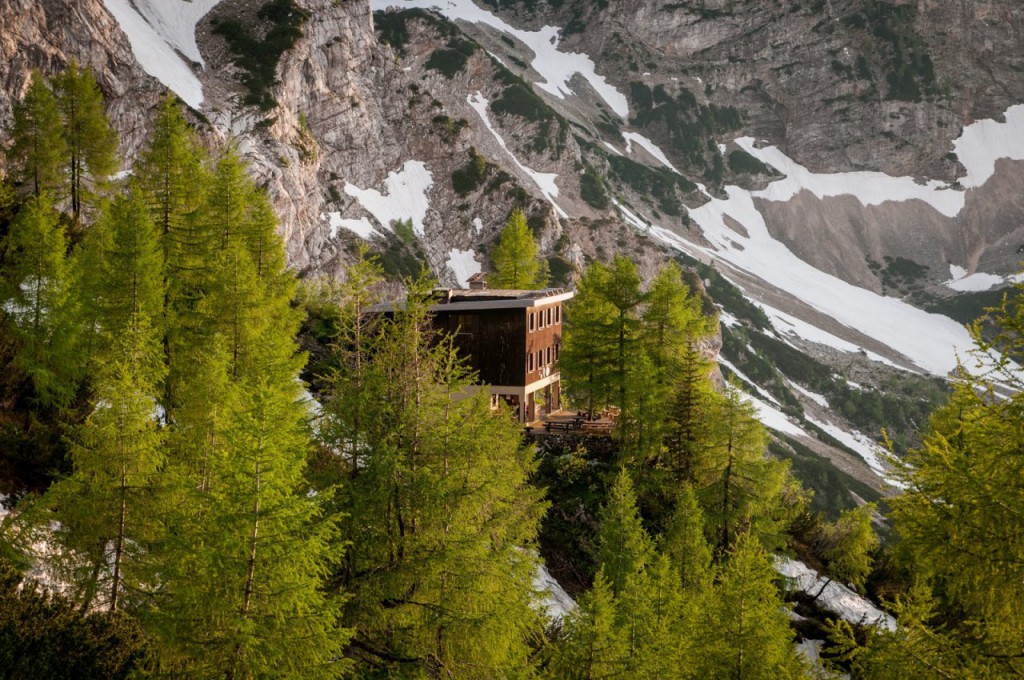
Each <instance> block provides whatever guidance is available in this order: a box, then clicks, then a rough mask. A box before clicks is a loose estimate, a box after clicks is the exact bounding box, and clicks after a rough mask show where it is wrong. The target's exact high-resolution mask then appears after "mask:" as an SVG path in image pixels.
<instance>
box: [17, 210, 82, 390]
mask: <svg viewBox="0 0 1024 680" xmlns="http://www.w3.org/2000/svg"><path fill="white" fill-rule="evenodd" d="M66 250H67V239H66V237H65V235H64V229H63V227H62V226H61V224H60V221H59V219H58V217H57V213H56V211H54V209H53V204H52V202H51V201H50V197H49V195H48V194H42V195H41V196H37V197H32V198H30V199H29V200H28V201H27V202H26V203H25V205H24V206H23V207H22V209H21V210H20V211H19V212H18V215H17V216H16V217H15V219H14V222H13V223H12V224H11V227H10V231H9V232H8V234H7V237H6V239H5V240H4V269H3V279H4V283H5V284H6V285H5V290H4V292H3V298H4V301H5V302H4V305H3V309H4V311H5V312H6V314H7V315H8V316H9V318H10V319H11V321H12V323H11V333H12V335H13V336H14V339H15V341H16V342H17V344H18V349H17V355H16V356H15V359H14V366H15V367H16V368H17V369H18V370H19V371H20V372H21V373H23V374H24V375H25V376H26V377H27V378H28V379H29V380H30V381H31V383H32V386H33V388H34V390H35V394H36V398H37V399H38V400H39V402H40V403H41V404H43V405H56V406H62V405H66V404H68V403H69V402H70V400H71V398H72V397H73V396H74V391H75V383H76V378H77V370H76V360H75V357H74V355H73V353H72V352H71V351H70V348H71V347H73V346H74V339H75V335H76V332H75V324H74V323H73V322H72V320H71V319H70V318H69V315H68V299H69V290H68V289H69V274H68V267H67V263H66V261H65V252H66Z"/></svg>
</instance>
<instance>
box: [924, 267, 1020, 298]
mask: <svg viewBox="0 0 1024 680" xmlns="http://www.w3.org/2000/svg"><path fill="white" fill-rule="evenodd" d="M949 275H950V277H951V278H950V279H949V281H943V283H942V285H944V286H946V287H947V288H952V289H953V290H955V291H959V292H961V293H980V292H983V291H986V290H991V289H992V288H995V287H996V286H1002V285H1005V284H1008V283H1020V282H1021V280H1022V279H1024V275H1022V274H1014V275H1012V276H999V275H997V274H986V273H984V272H974V273H973V274H968V273H967V270H966V269H964V268H963V267H959V266H957V265H955V264H950V265H949Z"/></svg>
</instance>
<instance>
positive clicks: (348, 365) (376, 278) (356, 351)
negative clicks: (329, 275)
mask: <svg viewBox="0 0 1024 680" xmlns="http://www.w3.org/2000/svg"><path fill="white" fill-rule="evenodd" d="M383 276H384V271H383V269H382V268H381V266H380V264H378V263H377V261H376V259H374V258H371V257H370V256H369V254H368V251H367V250H366V249H365V248H361V249H360V251H359V259H358V261H357V262H356V263H355V264H353V265H351V266H349V267H348V268H347V269H346V271H345V281H344V282H343V283H342V284H341V285H340V286H339V287H338V289H337V291H336V292H337V296H338V298H339V307H338V312H339V313H338V317H337V330H336V335H335V336H334V337H333V338H332V348H331V353H332V358H333V360H334V361H333V362H332V363H333V365H332V366H331V367H330V371H329V373H328V374H327V375H326V376H324V377H325V379H326V380H327V382H328V384H329V389H330V392H331V393H332V394H333V398H332V399H331V400H330V401H329V402H328V403H327V405H326V412H327V421H326V422H327V425H326V428H325V435H326V439H327V440H328V444H329V446H331V447H332V448H333V449H334V450H336V451H338V452H340V453H341V454H342V455H343V456H345V457H347V460H348V474H349V475H350V476H352V477H355V476H357V475H358V474H359V467H360V463H359V461H360V459H362V458H364V457H365V456H366V455H367V454H368V453H369V451H368V449H367V444H368V441H367V440H366V437H365V436H364V431H365V428H366V426H367V423H368V420H369V418H370V417H371V415H372V412H373V409H374V408H376V407H377V406H376V405H375V404H373V403H371V402H370V401H369V400H368V399H367V395H372V394H374V392H375V390H374V388H373V387H372V386H371V384H370V383H371V381H372V380H373V379H374V378H375V377H378V376H379V372H375V371H373V370H372V366H371V362H372V359H373V351H374V344H375V342H376V340H377V339H378V330H379V328H380V324H381V316H380V315H379V314H373V313H371V310H372V308H373V306H374V305H376V304H379V303H380V302H381V301H382V295H381V292H380V289H379V285H380V283H381V282H382V281H383Z"/></svg>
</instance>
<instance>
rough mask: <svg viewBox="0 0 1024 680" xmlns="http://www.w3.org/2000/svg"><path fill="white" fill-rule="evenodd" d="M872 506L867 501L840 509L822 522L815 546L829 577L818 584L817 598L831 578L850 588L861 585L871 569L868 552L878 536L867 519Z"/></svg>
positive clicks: (874, 544)
mask: <svg viewBox="0 0 1024 680" xmlns="http://www.w3.org/2000/svg"><path fill="white" fill-rule="evenodd" d="M874 514H875V506H874V505H873V504H871V503H867V504H865V505H861V506H858V507H856V508H854V509H852V510H844V511H843V512H842V513H841V514H840V515H839V518H838V519H837V520H836V521H835V522H834V523H832V524H828V525H826V526H825V527H824V528H823V530H822V532H821V536H819V537H818V539H817V540H816V541H815V543H816V544H817V545H816V546H815V548H816V550H818V551H819V552H820V553H821V555H822V557H824V559H825V561H826V564H827V565H828V573H829V577H830V578H829V580H828V581H826V582H825V584H824V585H822V587H821V590H820V591H819V592H818V594H817V595H816V596H815V598H817V596H818V595H820V594H821V593H822V592H824V591H825V588H826V587H827V586H828V583H829V582H831V580H832V579H838V580H839V581H840V582H841V583H846V584H849V585H851V586H853V587H854V588H858V589H860V588H863V587H864V582H865V581H866V580H867V577H868V575H870V573H871V564H872V562H873V559H872V553H873V552H874V551H875V550H876V549H877V548H878V545H879V541H878V536H877V535H876V534H875V530H874V528H873V527H872V526H871V523H872V521H873V519H874Z"/></svg>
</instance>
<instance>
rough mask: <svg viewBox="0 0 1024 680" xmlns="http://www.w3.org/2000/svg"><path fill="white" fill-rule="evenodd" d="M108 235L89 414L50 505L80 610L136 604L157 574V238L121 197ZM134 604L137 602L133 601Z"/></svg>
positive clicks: (95, 280) (160, 370) (97, 291)
mask: <svg viewBox="0 0 1024 680" xmlns="http://www.w3.org/2000/svg"><path fill="white" fill-rule="evenodd" d="M95 229H97V230H99V232H100V233H102V232H106V233H107V237H106V238H103V239H102V240H101V243H102V246H103V248H102V249H101V250H100V251H99V252H98V253H97V255H98V262H92V264H94V265H98V268H99V271H98V273H97V275H96V276H94V277H92V278H91V279H90V282H91V283H92V284H93V286H94V288H92V289H91V290H89V291H87V292H88V295H89V296H90V297H91V298H92V299H94V301H95V304H96V305H97V307H98V309H97V310H96V312H95V313H93V314H91V315H90V318H91V319H92V320H93V321H94V322H95V324H96V325H97V327H98V336H99V338H100V342H99V343H98V346H97V348H96V351H95V354H96V359H95V361H94V362H93V365H94V369H93V373H94V377H93V385H92V387H93V394H94V397H93V401H92V404H93V410H92V413H91V414H90V415H89V416H88V417H87V419H86V421H85V423H84V424H83V425H82V426H81V427H80V428H79V431H78V433H77V436H76V437H75V439H74V444H73V447H72V463H73V466H74V470H73V473H72V474H71V476H70V477H69V478H67V479H66V480H63V481H61V482H59V483H58V484H56V485H55V486H54V487H52V488H51V490H50V492H48V494H47V499H48V500H47V505H48V506H50V507H52V508H54V509H55V511H56V514H57V517H58V518H59V519H60V521H61V526H62V530H61V532H60V534H59V536H60V538H61V540H62V541H63V542H64V544H65V547H66V548H68V555H67V557H68V559H69V561H70V562H71V563H72V564H74V566H75V567H76V570H75V571H74V576H73V578H74V583H75V584H76V585H78V586H79V587H80V589H81V592H82V597H83V601H84V602H85V603H86V606H87V604H88V603H89V602H91V601H93V599H94V598H96V597H99V598H100V600H99V601H101V602H102V603H103V605H104V606H106V607H109V609H110V610H111V611H113V610H117V609H124V608H129V609H130V608H132V606H134V607H138V606H140V605H139V600H140V599H142V600H144V599H145V593H144V591H145V589H146V586H147V585H148V582H149V581H150V580H151V579H152V578H153V574H154V573H156V572H155V571H154V567H153V565H152V560H150V559H149V557H150V556H149V548H150V546H151V545H152V544H153V543H154V542H156V541H157V540H158V538H159V535H160V533H161V524H160V515H161V512H162V508H161V506H160V503H161V500H162V498H163V497H164V494H163V489H162V486H163V481H162V477H161V475H160V472H161V469H162V467H163V460H164V453H165V452H164V449H163V441H164V436H165V434H164V432H163V431H162V429H161V427H160V423H159V416H158V402H157V398H158V395H159V386H160V384H161V382H162V380H163V378H164V375H165V373H166V366H165V364H164V361H163V353H162V351H161V350H162V347H161V338H162V333H161V331H160V327H159V325H157V324H156V323H154V322H153V319H159V318H160V312H161V310H162V305H163V269H162V258H161V257H160V241H159V238H158V236H157V233H156V229H155V228H154V226H153V223H152V221H151V220H150V219H149V213H148V211H147V209H146V206H145V204H144V203H143V201H142V199H141V197H140V196H139V195H138V194H131V195H128V196H125V197H120V198H118V199H117V200H115V201H114V202H113V203H112V204H111V206H110V207H109V209H108V211H107V214H106V215H104V217H103V218H102V219H101V220H100V222H99V223H98V224H97V225H96V227H95ZM133 600H134V602H133Z"/></svg>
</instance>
